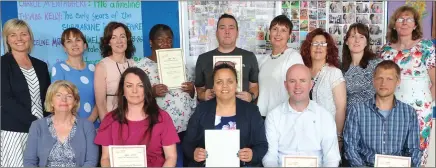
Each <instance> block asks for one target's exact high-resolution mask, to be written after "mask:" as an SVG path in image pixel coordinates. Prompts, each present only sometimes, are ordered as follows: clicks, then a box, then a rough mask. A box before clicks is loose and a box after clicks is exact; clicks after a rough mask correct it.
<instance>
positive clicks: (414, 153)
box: [344, 98, 422, 167]
mask: <svg viewBox="0 0 436 168" xmlns="http://www.w3.org/2000/svg"><path fill="white" fill-rule="evenodd" d="M394 101H395V103H394V106H393V108H392V111H391V112H390V113H389V114H388V116H387V117H386V118H385V117H383V115H382V114H381V113H380V112H379V111H378V108H377V106H376V104H375V98H372V99H370V100H369V101H367V102H363V103H356V104H354V105H353V106H351V107H350V108H348V109H347V118H346V120H345V126H344V148H345V158H346V159H347V160H348V161H349V162H350V164H351V166H359V167H362V166H374V161H375V154H382V155H393V156H407V157H411V160H412V166H414V167H418V166H419V165H420V163H421V156H422V151H421V150H420V148H419V125H418V117H417V114H416V112H415V110H414V109H413V108H412V107H411V106H409V105H407V104H405V103H403V102H401V101H399V100H397V99H394Z"/></svg>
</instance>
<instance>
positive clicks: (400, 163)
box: [374, 154, 412, 167]
mask: <svg viewBox="0 0 436 168" xmlns="http://www.w3.org/2000/svg"><path fill="white" fill-rule="evenodd" d="M411 165H412V164H411V158H410V157H402V156H391V155H379V154H375V162H374V167H411Z"/></svg>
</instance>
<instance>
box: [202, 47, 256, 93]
mask: <svg viewBox="0 0 436 168" xmlns="http://www.w3.org/2000/svg"><path fill="white" fill-rule="evenodd" d="M222 55H242V73H243V74H242V90H243V91H248V89H249V88H248V85H249V82H251V83H257V82H258V75H259V66H258V64H257V59H256V56H255V55H254V53H253V52H250V51H247V50H244V49H241V48H238V47H236V48H235V49H234V50H233V51H232V52H229V53H222V52H220V51H218V48H217V49H214V50H211V51H209V52H206V53H203V54H201V55H200V56H199V57H198V59H197V64H196V66H195V86H196V87H204V86H206V89H212V88H213V77H212V73H213V56H222ZM238 82H241V81H238Z"/></svg>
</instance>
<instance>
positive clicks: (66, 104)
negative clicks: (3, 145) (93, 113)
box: [10, 80, 98, 167]
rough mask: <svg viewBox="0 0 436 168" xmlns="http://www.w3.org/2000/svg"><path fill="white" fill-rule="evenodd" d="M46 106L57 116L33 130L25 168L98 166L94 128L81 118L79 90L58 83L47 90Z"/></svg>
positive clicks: (64, 82) (26, 151) (28, 143)
mask: <svg viewBox="0 0 436 168" xmlns="http://www.w3.org/2000/svg"><path fill="white" fill-rule="evenodd" d="M44 106H45V109H46V110H47V111H49V112H52V113H53V114H52V115H50V116H48V117H45V118H42V119H39V120H36V121H34V122H33V123H32V125H31V126H30V132H29V139H27V145H26V149H25V151H24V167H95V166H97V163H98V147H97V145H95V144H94V142H93V140H94V138H95V129H94V125H93V124H92V123H91V122H90V121H88V120H87V119H86V118H81V117H78V116H77V112H78V110H79V107H80V96H79V90H78V89H77V87H76V86H75V85H74V84H73V83H71V82H69V81H66V80H58V81H56V82H54V83H53V84H51V85H50V87H49V88H48V90H47V96H46V99H45V103H44ZM10 150H13V149H10Z"/></svg>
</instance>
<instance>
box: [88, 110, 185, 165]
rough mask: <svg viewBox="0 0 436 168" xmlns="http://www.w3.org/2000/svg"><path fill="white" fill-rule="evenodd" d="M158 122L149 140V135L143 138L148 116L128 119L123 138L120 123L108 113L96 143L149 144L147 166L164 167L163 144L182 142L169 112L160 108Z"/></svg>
mask: <svg viewBox="0 0 436 168" xmlns="http://www.w3.org/2000/svg"><path fill="white" fill-rule="evenodd" d="M158 120H159V121H158V123H156V125H154V127H153V130H152V135H151V138H150V142H149V143H147V142H148V141H149V138H148V136H147V137H146V138H145V140H144V139H143V135H144V132H145V131H146V130H147V127H148V120H147V118H146V119H144V120H141V121H128V122H127V124H123V127H122V131H121V132H122V139H121V137H120V132H119V130H120V129H121V127H120V125H121V124H120V123H119V122H118V121H116V120H114V118H113V117H112V113H108V114H106V116H105V117H104V119H103V122H102V123H101V125H100V128H99V129H98V132H97V136H96V137H95V140H94V143H95V144H97V145H102V146H109V145H147V166H148V167H162V166H163V164H164V162H165V155H164V153H163V148H162V147H163V146H169V145H172V144H176V143H178V142H180V140H179V136H178V135H177V132H176V128H175V127H174V124H173V120H172V119H171V117H170V116H169V115H168V113H167V112H165V111H163V110H160V109H159V117H158Z"/></svg>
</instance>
